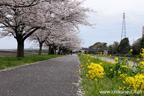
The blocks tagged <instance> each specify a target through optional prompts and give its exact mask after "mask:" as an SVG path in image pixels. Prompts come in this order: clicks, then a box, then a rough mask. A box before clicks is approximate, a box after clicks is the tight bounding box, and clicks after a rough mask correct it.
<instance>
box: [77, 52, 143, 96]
mask: <svg viewBox="0 0 144 96" xmlns="http://www.w3.org/2000/svg"><path fill="white" fill-rule="evenodd" d="M78 56H79V60H80V62H81V64H80V67H81V73H80V77H81V78H82V80H81V83H80V85H81V87H82V92H83V93H84V96H141V95H143V94H139V95H138V94H129V93H128V94H118V93H113V92H114V91H121V92H124V91H127V90H120V89H119V88H120V87H123V81H124V80H125V78H119V75H117V73H114V71H116V70H117V67H116V66H119V64H120V63H118V65H115V64H110V62H107V61H102V60H100V59H98V58H91V57H89V56H84V55H82V54H79V55H78ZM88 60H89V61H88ZM91 62H93V63H96V64H99V63H102V66H103V68H104V70H105V73H106V74H105V75H104V77H103V78H100V79H98V81H95V80H94V79H93V80H90V79H89V77H87V76H86V75H87V74H88V71H89V69H88V67H87V66H88V65H90V64H91ZM111 68H113V71H110V69H111ZM119 68H120V67H119ZM118 70H119V69H118ZM120 71H121V72H122V73H127V75H128V76H133V75H135V74H133V72H132V70H131V69H127V71H126V72H124V71H125V70H124V71H123V70H122V69H121V70H120ZM116 72H117V71H116ZM102 91H107V92H111V93H107V94H102V93H100V92H102ZM131 91H133V90H132V89H130V90H129V92H131Z"/></svg>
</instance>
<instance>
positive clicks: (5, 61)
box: [0, 55, 63, 70]
mask: <svg viewBox="0 0 144 96" xmlns="http://www.w3.org/2000/svg"><path fill="white" fill-rule="evenodd" d="M60 56H63V55H25V57H24V58H17V57H15V56H6V57H1V58H0V70H2V69H6V68H11V67H16V66H20V65H24V64H29V63H34V62H38V61H43V60H48V59H52V58H56V57H60Z"/></svg>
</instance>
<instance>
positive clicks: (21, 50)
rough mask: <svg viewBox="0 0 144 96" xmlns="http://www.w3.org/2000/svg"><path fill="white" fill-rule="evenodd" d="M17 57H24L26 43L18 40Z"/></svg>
mask: <svg viewBox="0 0 144 96" xmlns="http://www.w3.org/2000/svg"><path fill="white" fill-rule="evenodd" d="M17 57H24V41H23V40H22V39H19V40H17Z"/></svg>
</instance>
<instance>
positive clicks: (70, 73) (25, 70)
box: [0, 54, 79, 96]
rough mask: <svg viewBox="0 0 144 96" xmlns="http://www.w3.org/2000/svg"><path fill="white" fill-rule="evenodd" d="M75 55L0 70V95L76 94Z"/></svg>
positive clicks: (76, 65)
mask: <svg viewBox="0 0 144 96" xmlns="http://www.w3.org/2000/svg"><path fill="white" fill-rule="evenodd" d="M78 66H79V59H78V57H77V55H75V54H74V55H68V56H64V57H59V58H55V59H51V60H46V61H42V62H39V63H35V64H31V65H26V66H22V67H17V68H12V69H10V70H6V71H1V72H0V96H78V95H77V91H78V86H76V85H75V84H76V83H78V77H77V76H76V74H75V71H78V70H79V67H78Z"/></svg>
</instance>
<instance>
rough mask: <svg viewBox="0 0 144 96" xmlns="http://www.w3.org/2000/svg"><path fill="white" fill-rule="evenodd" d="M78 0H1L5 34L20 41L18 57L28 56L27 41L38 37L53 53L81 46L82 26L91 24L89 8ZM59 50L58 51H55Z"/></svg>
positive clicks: (39, 41) (40, 44)
mask: <svg viewBox="0 0 144 96" xmlns="http://www.w3.org/2000/svg"><path fill="white" fill-rule="evenodd" d="M82 3H83V2H80V1H76V0H0V28H1V29H2V32H1V33H0V34H1V36H2V37H3V36H13V37H14V38H15V39H16V41H17V57H24V41H25V40H26V39H29V40H35V41H37V42H38V43H39V47H40V50H39V54H41V50H42V46H43V45H45V46H48V48H49V53H52V52H55V50H56V49H57V48H58V49H59V50H62V49H70V50H76V49H80V47H81V46H80V44H81V39H80V38H79V37H78V36H77V34H78V25H79V24H82V25H87V26H90V25H91V24H89V22H88V21H87V17H88V16H87V14H86V13H87V12H89V11H90V10H89V9H88V8H84V7H82V6H81V5H82ZM54 49H55V50H54Z"/></svg>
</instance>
